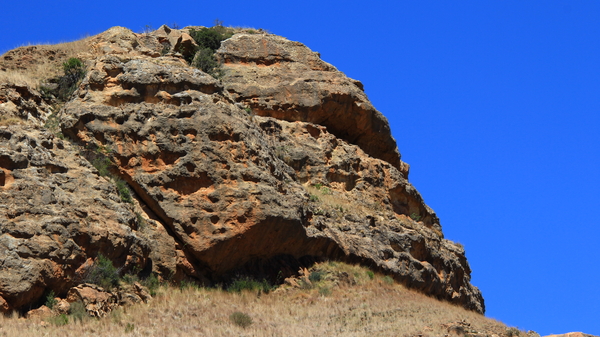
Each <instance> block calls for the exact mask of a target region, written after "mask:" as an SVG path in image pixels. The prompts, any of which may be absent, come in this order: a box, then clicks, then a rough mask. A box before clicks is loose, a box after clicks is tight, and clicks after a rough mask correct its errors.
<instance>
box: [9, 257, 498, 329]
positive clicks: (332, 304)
mask: <svg viewBox="0 0 600 337" xmlns="http://www.w3.org/2000/svg"><path fill="white" fill-rule="evenodd" d="M317 270H320V271H322V272H323V273H324V274H323V275H324V276H323V279H322V280H321V281H319V282H316V283H315V284H314V285H313V286H312V287H304V288H305V289H300V288H279V289H278V290H276V291H274V292H271V293H269V294H262V295H259V294H258V293H257V292H256V291H246V292H241V293H228V292H226V291H222V290H215V289H204V288H188V289H184V290H180V289H178V288H174V287H163V288H160V289H159V291H158V294H157V296H156V297H155V298H154V299H153V301H151V302H150V303H148V304H139V305H134V306H131V307H128V308H123V309H119V310H116V311H113V313H111V315H110V316H109V317H106V318H103V319H91V318H90V319H87V320H85V321H83V322H70V323H69V324H67V325H64V326H56V325H53V324H50V323H40V322H34V321H31V320H26V319H19V318H15V317H12V318H6V317H5V318H0V336H17V335H18V336H20V337H27V336H78V337H80V336H303V337H306V336H415V335H418V334H422V336H444V335H446V334H448V329H447V327H445V326H443V324H447V323H451V322H456V321H461V320H466V321H467V322H469V323H470V324H471V326H470V328H472V329H474V330H477V331H480V332H482V331H485V332H496V334H498V335H499V336H502V335H503V334H504V332H505V331H506V327H505V326H504V325H503V324H502V323H500V322H497V321H494V320H491V319H488V318H486V317H484V316H482V315H479V314H476V313H474V312H470V311H466V310H464V309H462V308H459V307H456V306H453V305H451V304H448V303H444V302H439V301H437V300H435V299H432V298H429V297H427V296H424V295H422V294H420V293H417V292H414V291H411V290H408V289H406V288H404V287H403V286H401V285H398V284H394V283H393V282H390V279H389V278H385V277H384V276H382V275H377V274H375V275H373V274H371V275H373V278H372V279H371V278H370V277H369V273H368V271H367V270H366V269H364V268H362V267H356V266H349V265H345V264H341V263H325V264H321V265H320V266H317ZM344 273H345V274H346V275H349V276H350V277H349V279H350V280H352V282H340V280H339V278H337V279H336V277H333V276H332V275H343V274H344ZM346 279H348V278H346ZM323 289H329V290H328V291H324V290H323ZM234 312H241V313H244V314H247V315H248V316H250V318H251V319H252V322H253V323H252V324H251V325H250V326H249V327H247V328H242V327H240V326H238V325H236V324H234V323H233V322H232V321H231V319H230V316H231V314H233V313H234Z"/></svg>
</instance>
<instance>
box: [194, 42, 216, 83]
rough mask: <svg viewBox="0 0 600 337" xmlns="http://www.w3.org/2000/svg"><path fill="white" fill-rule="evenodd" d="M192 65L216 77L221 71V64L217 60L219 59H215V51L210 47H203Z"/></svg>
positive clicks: (195, 56)
mask: <svg viewBox="0 0 600 337" xmlns="http://www.w3.org/2000/svg"><path fill="white" fill-rule="evenodd" d="M192 66H194V67H196V68H198V69H200V70H202V71H203V72H205V73H207V74H209V75H211V76H213V77H216V75H217V74H218V73H219V66H220V64H219V62H217V59H215V55H214V51H212V50H211V49H210V48H206V47H201V48H200V49H198V51H197V52H196V54H195V55H194V59H193V60H192Z"/></svg>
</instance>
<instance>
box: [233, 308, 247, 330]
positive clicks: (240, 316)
mask: <svg viewBox="0 0 600 337" xmlns="http://www.w3.org/2000/svg"><path fill="white" fill-rule="evenodd" d="M229 320H231V322H233V324H235V325H237V326H239V327H242V328H247V327H249V326H250V325H252V318H251V317H250V316H248V315H246V314H244V313H243V312H239V311H236V312H234V313H233V314H231V315H230V316H229Z"/></svg>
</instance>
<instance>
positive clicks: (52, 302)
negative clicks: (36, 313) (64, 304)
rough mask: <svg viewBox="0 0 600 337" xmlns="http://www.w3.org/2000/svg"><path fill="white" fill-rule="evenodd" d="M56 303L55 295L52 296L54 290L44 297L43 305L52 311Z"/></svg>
mask: <svg viewBox="0 0 600 337" xmlns="http://www.w3.org/2000/svg"><path fill="white" fill-rule="evenodd" d="M57 303H58V301H57V300H56V295H55V294H54V290H50V292H49V293H48V295H46V303H45V305H46V306H47V307H48V308H50V309H53V308H54V306H55V305H56V304H57Z"/></svg>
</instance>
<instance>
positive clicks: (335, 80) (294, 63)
mask: <svg viewBox="0 0 600 337" xmlns="http://www.w3.org/2000/svg"><path fill="white" fill-rule="evenodd" d="M217 55H218V58H219V59H220V60H221V61H222V62H223V63H224V68H225V77H224V78H223V83H224V86H225V89H226V90H227V92H228V93H229V94H230V95H231V97H232V99H233V100H235V101H236V102H242V103H243V104H244V105H247V106H250V107H252V109H253V111H254V112H255V113H256V114H258V115H261V116H269V117H275V118H277V119H283V120H286V121H304V122H310V123H314V124H319V125H323V126H325V127H327V129H328V131H329V132H331V133H332V134H334V135H336V136H337V137H338V138H341V139H343V140H345V141H347V142H349V143H352V144H356V145H358V146H359V147H361V148H362V149H363V151H365V152H366V153H367V154H369V155H370V156H372V157H375V158H378V159H382V160H384V161H387V162H388V163H390V164H391V165H392V166H394V167H396V168H397V169H400V170H401V172H402V173H403V174H404V175H405V177H406V176H407V174H408V166H406V165H402V164H401V162H400V154H399V152H398V149H397V147H396V141H395V140H394V138H393V137H392V136H391V132H390V127H389V124H388V121H387V119H386V118H385V117H384V116H383V115H382V114H381V113H380V112H379V111H377V110H375V108H374V107H373V105H371V103H370V102H369V100H368V99H367V96H366V95H365V93H364V91H363V85H362V83H360V82H359V81H356V80H353V79H350V78H348V77H346V75H344V74H343V73H342V72H340V71H338V70H337V69H336V68H335V67H334V66H332V65H330V64H328V63H326V62H324V61H322V60H321V59H320V58H319V54H318V53H315V52H313V51H311V50H310V49H308V48H307V47H306V46H304V45H303V44H301V43H299V42H294V41H289V40H287V39H285V38H283V37H279V36H273V35H263V34H237V35H234V36H233V37H232V38H230V39H228V40H226V41H224V42H223V43H222V45H221V48H220V49H219V50H218V52H217Z"/></svg>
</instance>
